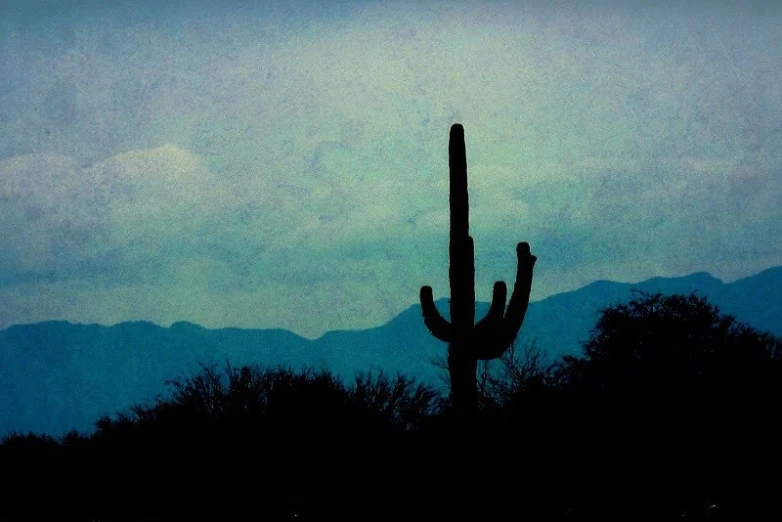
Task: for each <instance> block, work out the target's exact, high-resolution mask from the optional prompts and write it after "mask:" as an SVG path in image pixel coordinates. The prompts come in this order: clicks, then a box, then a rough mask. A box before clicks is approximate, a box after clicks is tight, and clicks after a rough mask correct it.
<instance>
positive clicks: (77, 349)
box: [0, 267, 782, 436]
mask: <svg viewBox="0 0 782 522" xmlns="http://www.w3.org/2000/svg"><path fill="white" fill-rule="evenodd" d="M634 289H638V290H642V291H647V292H658V291H659V292H662V293H666V294H671V293H684V294H689V293H691V292H697V293H698V294H699V295H704V296H706V297H708V299H709V301H710V302H712V303H714V304H715V305H717V306H719V307H720V309H721V310H722V311H723V312H724V313H729V314H732V315H734V316H735V317H736V318H737V319H738V320H740V321H743V322H746V323H748V324H750V325H752V326H754V327H755V328H757V329H759V330H764V331H769V332H771V333H773V334H775V335H779V336H782V299H780V298H779V296H780V295H782V267H774V268H770V269H768V270H765V271H763V272H761V273H759V274H756V275H753V276H750V277H746V278H744V279H740V280H738V281H734V282H732V283H723V282H722V281H720V280H719V279H717V278H715V277H713V276H711V275H709V274H708V273H706V272H698V273H694V274H691V275H688V276H684V277H676V278H662V277H656V278H652V279H649V280H646V281H642V282H639V283H617V282H611V281H595V282H593V283H591V284H589V285H587V286H585V287H583V288H580V289H578V290H574V291H572V292H565V293H561V294H557V295H553V296H550V297H547V298H545V299H542V300H540V301H535V302H533V303H530V307H529V311H528V313H527V319H526V320H525V322H524V326H523V327H522V330H521V333H520V336H519V339H518V342H520V343H525V342H530V341H532V340H535V342H536V343H537V345H538V347H540V348H541V349H543V350H545V351H546V352H547V353H548V354H550V355H552V356H558V355H561V354H564V353H577V352H578V351H579V349H580V345H581V342H583V341H584V340H586V339H587V338H588V336H589V332H590V330H591V328H593V327H594V325H595V322H596V319H597V316H598V313H599V311H600V309H602V308H604V307H606V306H609V305H612V304H616V303H619V302H623V301H627V300H628V299H629V298H630V297H631V296H632V292H633V290H634ZM437 305H438V308H439V309H440V311H441V312H442V314H443V315H444V316H445V317H448V315H449V314H448V312H449V309H448V300H447V299H440V300H439V301H438V302H437ZM476 308H477V310H476V315H477V316H478V317H481V316H482V315H483V314H485V313H486V311H487V310H488V303H478V305H477V307H476ZM444 354H445V345H444V344H443V343H441V342H439V341H437V340H435V339H434V338H433V337H432V336H431V335H430V334H429V332H428V331H427V330H426V328H425V326H424V324H423V321H422V318H421V308H420V306H419V305H413V306H410V307H408V308H407V309H406V310H404V311H403V312H401V313H400V314H399V315H397V316H396V317H394V318H393V319H391V320H390V321H389V322H388V323H386V324H384V325H381V326H378V327H376V328H370V329H366V330H347V331H332V332H328V333H326V334H324V335H323V336H321V337H319V338H318V339H314V340H309V339H305V338H303V337H301V336H298V335H296V334H294V333H292V332H290V331H287V330H282V329H264V330H260V329H243V328H220V329H208V328H204V327H202V326H198V325H195V324H192V323H189V322H185V321H180V322H176V323H174V324H172V325H171V326H170V327H168V328H165V327H162V326H158V325H156V324H154V323H151V322H147V321H134V322H124V323H120V324H117V325H114V326H101V325H95V324H72V323H69V322H66V321H46V322H40V323H34V324H28V325H16V326H11V327H9V328H7V329H5V330H0V382H2V383H3V387H2V389H1V390H0V436H3V435H4V434H6V433H9V432H11V431H20V432H27V431H35V432H43V433H49V434H53V435H60V434H63V433H65V432H66V431H67V430H69V429H74V428H76V429H79V430H82V431H89V430H91V429H92V426H93V424H94V422H95V420H97V419H98V417H99V416H101V415H103V414H114V413H116V412H118V411H120V410H123V409H126V408H128V407H129V406H131V405H133V404H137V403H140V402H145V401H147V400H150V399H152V398H153V397H154V396H156V395H158V394H161V393H164V392H165V391H166V388H165V386H164V381H165V380H167V379H172V378H175V377H180V376H183V375H189V374H192V373H194V372H197V371H198V370H199V367H198V363H200V362H203V363H209V362H216V363H218V364H220V365H222V364H223V363H224V362H225V361H228V362H230V363H231V364H232V365H234V366H240V365H243V364H250V363H260V364H264V365H270V366H276V365H280V364H282V365H288V366H292V367H294V368H296V369H298V368H301V367H304V366H309V367H312V368H314V369H320V368H324V369H329V370H332V371H334V372H336V373H337V374H339V375H341V376H343V377H345V378H347V379H350V378H352V376H353V375H354V373H355V372H356V371H368V370H374V371H378V370H384V371H386V372H391V373H395V372H397V371H401V372H404V373H406V374H408V375H411V376H414V377H416V378H418V379H421V380H424V381H427V382H431V383H434V384H439V382H440V381H439V375H440V370H439V369H437V368H436V367H435V366H434V365H433V364H431V361H432V359H433V358H436V357H438V356H439V357H442V356H443V355H444Z"/></svg>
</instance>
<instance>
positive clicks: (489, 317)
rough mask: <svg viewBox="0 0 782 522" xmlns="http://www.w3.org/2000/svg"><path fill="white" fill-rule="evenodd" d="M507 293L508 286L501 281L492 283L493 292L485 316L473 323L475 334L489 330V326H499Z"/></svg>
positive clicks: (483, 333)
mask: <svg viewBox="0 0 782 522" xmlns="http://www.w3.org/2000/svg"><path fill="white" fill-rule="evenodd" d="M507 295H508V288H507V286H505V283H504V282H503V281H497V282H496V283H494V292H493V293H492V298H491V305H490V306H489V311H488V312H487V313H486V317H484V318H483V319H481V320H480V321H478V324H476V325H475V330H474V331H475V335H476V336H477V337H480V336H482V335H485V333H488V332H490V331H491V330H490V329H491V328H496V327H497V326H499V323H500V321H502V319H503V317H504V316H505V299H506V298H507Z"/></svg>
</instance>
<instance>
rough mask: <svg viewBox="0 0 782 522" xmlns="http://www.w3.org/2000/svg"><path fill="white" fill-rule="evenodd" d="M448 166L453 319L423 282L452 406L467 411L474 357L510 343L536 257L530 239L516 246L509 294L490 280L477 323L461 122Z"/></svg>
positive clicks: (472, 408) (427, 319) (473, 396)
mask: <svg viewBox="0 0 782 522" xmlns="http://www.w3.org/2000/svg"><path fill="white" fill-rule="evenodd" d="M448 163H449V168H450V173H451V174H450V177H451V182H450V185H451V186H450V190H451V195H450V207H451V208H450V210H451V235H450V245H449V254H450V269H449V274H448V275H449V279H450V284H451V321H450V322H448V321H446V320H445V319H444V318H443V316H442V315H440V313H439V312H438V311H437V307H436V306H435V304H434V298H433V296H432V288H431V287H430V286H424V287H422V288H421V295H420V297H421V310H422V313H423V316H424V324H426V326H427V328H428V329H429V331H430V332H431V333H432V335H434V336H435V337H436V338H437V339H439V340H441V341H443V342H447V343H448V372H449V374H450V377H451V398H452V400H453V405H454V409H455V410H456V411H457V412H459V413H461V414H471V413H474V412H476V411H477V407H478V385H477V381H476V372H477V369H478V361H480V360H490V359H496V358H498V357H500V356H501V355H502V354H503V353H504V352H505V350H507V349H508V347H510V345H511V343H512V342H513V341H514V339H515V338H516V335H517V334H518V332H519V329H520V328H521V324H522V323H523V322H524V316H525V314H526V313H527V307H528V306H529V294H530V290H531V289H532V270H533V267H534V266H535V261H536V260H537V258H536V257H535V256H533V255H532V254H531V253H530V248H529V244H527V243H519V244H518V245H517V246H516V255H517V256H518V266H517V271H516V282H515V284H514V285H513V294H512V295H511V298H510V302H509V303H508V308H507V310H506V309H505V298H506V296H507V288H506V286H505V283H504V282H502V281H497V282H496V283H494V294H493V296H492V302H491V306H490V307H489V312H488V313H487V314H486V317H484V318H483V319H481V320H480V321H479V322H478V323H477V324H476V323H475V249H474V246H473V241H472V237H470V230H469V228H470V216H469V212H470V207H469V196H468V193H467V157H466V154H465V147H464V128H463V127H462V126H461V125H460V124H455V125H453V126H452V127H451V136H450V140H449V144H448Z"/></svg>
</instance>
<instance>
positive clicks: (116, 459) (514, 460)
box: [0, 295, 782, 520]
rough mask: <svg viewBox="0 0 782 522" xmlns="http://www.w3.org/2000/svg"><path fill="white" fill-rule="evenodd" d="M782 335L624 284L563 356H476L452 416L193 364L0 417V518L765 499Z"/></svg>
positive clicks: (508, 511)
mask: <svg viewBox="0 0 782 522" xmlns="http://www.w3.org/2000/svg"><path fill="white" fill-rule="evenodd" d="M411 349H414V347H411ZM781 351H782V343H781V342H780V340H779V339H777V338H774V337H772V336H770V335H767V334H763V333H760V332H757V331H755V330H753V329H751V328H749V327H747V326H745V325H743V324H739V323H737V322H736V321H734V320H733V319H732V318H731V317H729V316H724V315H721V314H720V313H719V310H717V309H716V308H714V307H712V306H711V305H710V304H709V303H708V302H706V301H705V300H704V299H702V298H700V297H697V296H668V297H665V296H662V295H640V296H638V297H637V298H636V299H635V300H633V301H631V302H629V303H627V304H623V305H618V306H614V307H611V308H608V309H606V310H604V311H603V313H602V314H601V316H600V317H599V320H598V323H597V325H596V328H595V329H594V331H593V332H592V335H591V337H590V339H589V340H588V341H586V342H585V344H584V353H583V355H582V356H580V357H564V358H562V359H560V360H558V361H554V362H553V363H551V364H544V363H543V361H544V358H543V357H541V354H538V353H536V352H535V351H534V347H530V346H527V347H526V348H516V349H513V350H510V351H509V352H507V353H506V354H505V355H504V356H503V358H502V359H500V360H498V361H494V362H492V363H491V364H490V365H487V366H485V367H484V368H482V369H481V370H480V371H479V378H478V384H479V386H478V389H479V403H480V414H479V416H478V418H477V419H475V420H474V421H472V422H470V423H465V422H464V421H460V420H458V419H456V418H454V415H453V413H452V412H451V410H450V406H449V400H448V398H447V397H444V396H442V395H441V394H440V393H439V392H438V391H437V390H436V389H434V388H432V387H429V386H427V385H422V384H417V383H415V382H414V381H413V380H411V379H408V378H406V377H404V376H396V377H389V376H386V375H383V374H377V375H365V376H362V377H359V378H358V379H356V380H355V382H352V383H350V384H345V383H343V382H342V381H340V380H339V379H337V378H336V377H334V376H333V375H331V374H329V373H327V372H314V371H300V372H296V371H292V370H289V369H285V368H277V369H264V368H262V367H255V368H250V367H242V368H231V367H230V366H227V367H226V368H225V369H224V370H218V369H216V368H215V367H209V366H205V367H203V370H202V372H201V373H199V374H197V375H195V376H191V377H188V378H183V379H180V380H176V381H174V382H171V383H169V393H168V395H166V396H165V397H162V398H159V399H157V400H156V401H155V402H154V403H151V404H148V405H142V406H137V407H135V408H132V409H131V410H130V411H129V412H125V413H123V414H120V415H118V416H115V417H114V418H108V417H107V418H103V419H100V420H99V421H98V422H97V424H96V431H95V432H94V433H93V434H90V435H80V434H77V433H71V434H69V435H67V436H66V437H64V438H63V439H53V438H50V437H47V436H43V435H33V434H29V435H12V436H9V437H7V438H6V439H5V440H4V441H3V444H2V445H1V446H0V459H1V460H0V466H1V467H0V473H2V475H3V480H2V483H3V484H5V485H4V486H3V487H2V491H0V493H1V495H0V498H1V499H2V507H0V518H2V519H3V520H6V519H7V520H16V519H19V520H22V519H25V520H35V519H39V515H41V514H44V513H45V514H48V515H49V516H48V517H47V518H50V519H53V520H54V519H56V520H66V519H68V517H72V519H73V520H240V519H241V520H287V519H290V520H294V519H295V520H348V519H349V520H446V519H457V518H458V519H459V520H462V519H473V520H545V519H562V518H564V519H573V520H575V519H580V520H606V519H624V520H661V519H673V518H677V519H682V518H685V519H698V518H723V519H725V518H730V519H741V520H755V519H761V518H762V519H770V518H772V517H774V518H775V519H780V516H782V507H781V506H780V499H781V498H782V495H780V493H779V491H780V485H782V481H780V470H781V469H782V468H781V467H780V464H782V459H780V449H779V448H780V442H779V440H780V431H782V428H780V427H779V426H782V424H781V423H780V421H779V419H778V416H779V412H780V403H779V398H780V396H781V394H780V391H782V366H780V365H782V357H780V355H781V354H780V352H781ZM52 516H53V517H54V518H52Z"/></svg>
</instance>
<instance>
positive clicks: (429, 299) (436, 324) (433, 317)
mask: <svg viewBox="0 0 782 522" xmlns="http://www.w3.org/2000/svg"><path fill="white" fill-rule="evenodd" d="M420 297H421V313H422V314H423V316H424V324H425V325H426V327H427V328H428V329H429V331H430V332H432V335H434V336H435V337H436V338H437V339H439V340H441V341H443V342H446V343H449V342H451V339H452V338H453V334H452V328H451V323H449V322H448V321H446V320H445V319H444V318H443V316H442V315H440V312H439V311H438V310H437V306H435V304H434V297H433V296H432V287H431V286H423V287H421V294H420Z"/></svg>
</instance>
